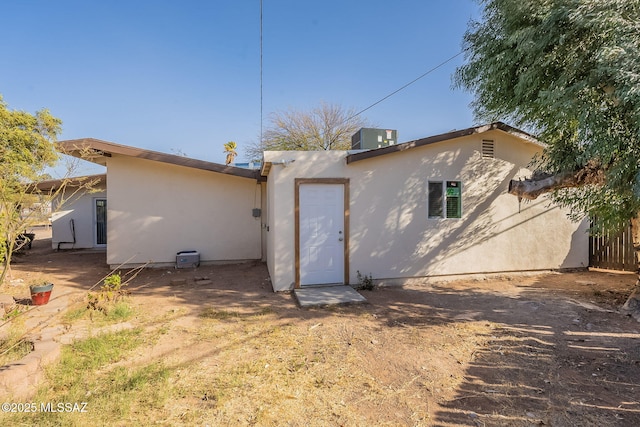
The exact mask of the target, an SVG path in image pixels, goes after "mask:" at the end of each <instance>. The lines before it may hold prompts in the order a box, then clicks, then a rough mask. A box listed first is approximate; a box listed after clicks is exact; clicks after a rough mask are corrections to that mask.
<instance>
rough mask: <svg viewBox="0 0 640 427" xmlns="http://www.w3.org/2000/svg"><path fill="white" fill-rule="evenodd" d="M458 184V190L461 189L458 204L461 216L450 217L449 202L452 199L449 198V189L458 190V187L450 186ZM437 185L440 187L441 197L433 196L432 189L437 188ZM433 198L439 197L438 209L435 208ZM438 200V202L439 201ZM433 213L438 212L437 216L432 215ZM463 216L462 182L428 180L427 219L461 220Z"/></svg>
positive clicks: (458, 211)
mask: <svg viewBox="0 0 640 427" xmlns="http://www.w3.org/2000/svg"><path fill="white" fill-rule="evenodd" d="M453 183H456V184H457V188H459V195H458V196H457V198H458V203H457V213H458V215H459V216H448V210H447V205H448V203H447V201H448V200H450V197H452V196H447V189H448V188H456V186H450V184H453ZM434 184H435V185H438V187H439V189H440V190H439V196H438V195H437V194H436V196H432V188H434V189H435V188H436V187H435V186H434ZM432 197H437V199H439V203H438V204H439V206H438V207H437V209H434V208H436V207H435V206H433V203H432ZM437 199H436V200H437ZM432 212H436V214H435V215H432ZM462 215H463V210H462V181H459V180H455V179H430V180H427V219H435V220H438V219H461V218H462Z"/></svg>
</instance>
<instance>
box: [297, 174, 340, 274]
mask: <svg viewBox="0 0 640 427" xmlns="http://www.w3.org/2000/svg"><path fill="white" fill-rule="evenodd" d="M299 191H300V193H299V209H300V211H299V221H300V224H299V226H300V234H299V236H300V237H299V238H300V242H299V245H300V246H299V247H300V286H305V285H324V284H343V283H344V254H345V252H344V251H345V230H344V223H345V221H344V218H345V217H344V214H345V212H344V186H343V185H342V184H302V185H300V190H299Z"/></svg>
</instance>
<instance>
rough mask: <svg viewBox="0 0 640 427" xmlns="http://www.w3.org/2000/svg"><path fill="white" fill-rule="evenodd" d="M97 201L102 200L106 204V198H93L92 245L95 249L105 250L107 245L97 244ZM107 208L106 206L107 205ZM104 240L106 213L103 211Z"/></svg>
mask: <svg viewBox="0 0 640 427" xmlns="http://www.w3.org/2000/svg"><path fill="white" fill-rule="evenodd" d="M99 200H104V201H105V203H107V198H106V197H94V198H93V245H94V247H95V248H105V247H106V246H107V243H108V240H107V243H98V201H99ZM107 206H108V204H107ZM104 226H105V239H106V238H107V236H106V231H107V229H106V228H107V211H106V210H105V223H104Z"/></svg>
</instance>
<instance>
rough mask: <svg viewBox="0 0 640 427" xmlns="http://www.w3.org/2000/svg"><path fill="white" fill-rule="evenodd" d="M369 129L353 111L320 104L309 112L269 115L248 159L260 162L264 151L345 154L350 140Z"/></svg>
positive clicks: (363, 120) (290, 111)
mask: <svg viewBox="0 0 640 427" xmlns="http://www.w3.org/2000/svg"><path fill="white" fill-rule="evenodd" d="M367 126H370V125H369V123H368V121H367V120H365V119H363V118H362V117H361V116H359V115H357V114H356V111H355V110H354V109H344V108H342V107H341V106H339V105H335V104H327V103H324V102H323V103H321V104H320V105H319V106H318V107H315V108H313V109H312V110H311V111H296V110H289V111H280V112H275V113H273V114H271V116H270V125H269V126H268V127H267V128H266V129H265V131H264V133H263V136H262V142H261V143H258V144H256V145H254V146H253V147H250V148H249V149H248V150H247V152H248V155H249V157H250V158H254V159H259V158H261V157H262V152H263V151H265V150H272V151H278V150H299V151H319V150H348V149H349V148H351V136H352V135H353V134H354V133H356V132H357V131H358V130H359V129H360V128H362V127H367Z"/></svg>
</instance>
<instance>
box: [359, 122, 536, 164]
mask: <svg viewBox="0 0 640 427" xmlns="http://www.w3.org/2000/svg"><path fill="white" fill-rule="evenodd" d="M491 130H501V131H503V132H507V133H510V134H512V135H515V136H517V137H519V138H522V139H525V140H528V141H529V142H531V143H533V144H537V145H540V146H543V145H544V144H542V143H541V142H539V141H538V140H537V139H536V138H535V137H534V136H532V135H530V134H528V133H527V132H525V131H522V130H520V129H517V128H514V127H513V126H509V125H507V124H505V123H503V122H493V123H490V124H487V125H482V126H475V127H471V128H467V129H462V130H455V131H452V132H447V133H443V134H439V135H434V136H429V137H426V138H421V139H416V140H413V141H408V142H403V143H401V144H396V145H390V146H388V147H382V148H376V149H373V150H368V151H364V152H361V153H354V154H349V155H348V156H347V164H349V163H353V162H357V161H360V160H366V159H370V158H373V157H378V156H382V155H385V154H391V153H398V152H401V151H406V150H410V149H413V148H417V147H422V146H425V145H430V144H435V143H437V142H443V141H448V140H451V139H455V138H461V137H464V136H469V135H474V134H480V133H484V132H488V131H491Z"/></svg>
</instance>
